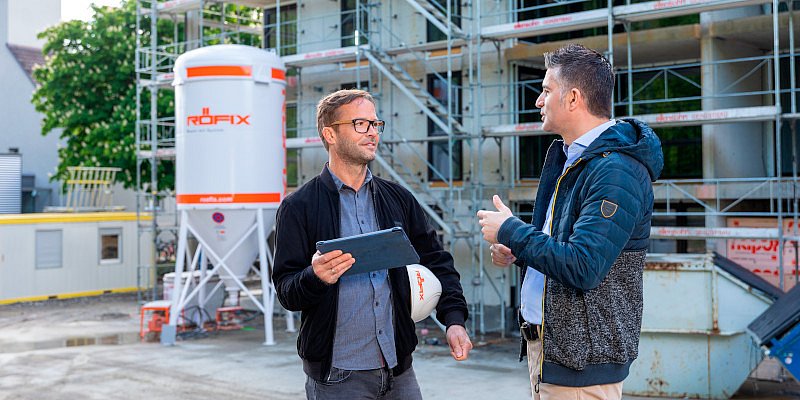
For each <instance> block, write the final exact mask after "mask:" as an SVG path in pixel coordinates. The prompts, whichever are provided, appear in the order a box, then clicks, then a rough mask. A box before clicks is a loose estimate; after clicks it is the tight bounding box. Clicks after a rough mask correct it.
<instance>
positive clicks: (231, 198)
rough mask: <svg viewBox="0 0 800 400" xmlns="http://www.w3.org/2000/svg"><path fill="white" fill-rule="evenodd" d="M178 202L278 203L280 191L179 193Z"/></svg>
mask: <svg viewBox="0 0 800 400" xmlns="http://www.w3.org/2000/svg"><path fill="white" fill-rule="evenodd" d="M176 197H177V198H176V200H177V202H178V204H233V203H278V202H280V201H281V194H280V193H209V194H179V195H178V196H176Z"/></svg>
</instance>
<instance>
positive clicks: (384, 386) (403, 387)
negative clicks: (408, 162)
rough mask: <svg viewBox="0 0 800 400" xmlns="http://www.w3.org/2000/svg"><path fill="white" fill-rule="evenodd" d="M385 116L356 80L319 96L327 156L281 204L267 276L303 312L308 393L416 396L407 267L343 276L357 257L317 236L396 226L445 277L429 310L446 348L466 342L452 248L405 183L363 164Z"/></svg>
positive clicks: (458, 352)
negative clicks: (324, 246) (325, 245)
mask: <svg viewBox="0 0 800 400" xmlns="http://www.w3.org/2000/svg"><path fill="white" fill-rule="evenodd" d="M384 125H385V123H384V122H383V121H381V120H379V119H378V117H377V115H376V111H375V102H374V100H373V98H372V96H371V95H370V94H369V93H367V92H365V91H363V90H340V91H338V92H335V93H332V94H330V95H328V96H326V97H325V98H323V99H322V100H320V102H319V105H318V106H317V130H318V131H319V135H320V138H322V141H323V143H324V144H325V149H326V150H327V151H328V163H327V164H326V165H325V167H324V168H323V169H322V172H321V173H320V174H319V175H318V176H316V177H314V178H313V179H311V180H310V181H309V182H308V183H306V184H305V185H303V186H302V187H300V188H299V189H297V191H296V192H294V193H292V194H291V195H289V196H287V197H286V199H285V200H284V201H283V203H281V205H280V208H279V209H278V217H277V226H276V230H277V232H276V245H275V269H274V271H273V280H274V282H275V287H276V289H277V294H278V300H279V301H280V302H281V304H282V305H283V306H284V307H286V309H288V310H292V311H301V312H302V314H301V318H302V323H301V325H300V335H299V337H298V338H297V350H298V353H299V355H300V358H302V359H303V370H304V371H305V373H306V375H307V379H306V396H307V397H308V398H309V399H315V400H316V399H347V400H349V399H376V400H377V399H387V400H388V399H397V400H399V399H421V398H422V395H421V393H420V389H419V385H418V384H417V379H416V376H415V375H414V370H413V368H412V367H411V353H412V352H413V351H414V349H415V347H416V345H417V336H416V332H415V326H414V321H413V320H412V319H411V299H410V296H411V287H410V283H409V279H408V272H407V270H406V268H405V267H401V268H393V269H390V270H385V269H384V270H380V271H375V272H370V273H362V274H352V275H347V276H342V275H343V274H344V273H345V272H347V270H349V269H350V267H351V266H353V264H354V263H355V261H356V260H355V259H354V258H353V257H352V256H351V255H350V254H342V251H340V250H334V251H331V252H328V253H325V254H320V253H319V252H318V251H317V250H316V243H317V242H318V241H321V240H329V239H334V238H339V237H347V236H352V235H357V234H361V233H367V232H373V231H377V230H380V229H387V228H392V227H395V226H400V227H402V228H403V230H405V232H406V233H407V234H408V238H409V240H410V241H411V244H412V245H413V246H414V248H415V249H416V251H417V253H418V254H419V257H420V264H422V265H424V266H426V267H427V268H428V269H429V270H431V272H433V274H434V275H436V277H437V278H438V279H439V281H440V282H441V284H442V294H441V297H440V298H439V303H438V305H437V307H436V318H437V319H438V320H439V321H440V322H442V323H443V324H445V325H446V326H447V333H446V334H447V342H448V343H449V344H450V353H451V355H452V356H453V358H455V359H456V360H459V361H461V360H465V359H466V358H467V356H468V354H469V351H470V349H472V343H471V342H470V340H469V337H468V336H467V332H466V330H465V329H464V322H465V321H466V319H467V314H468V313H467V303H466V300H464V295H463V294H462V289H461V283H460V280H459V279H460V278H459V274H458V272H456V269H455V267H454V265H453V257H452V256H451V255H450V253H448V252H447V251H445V250H444V249H443V248H442V244H441V242H440V240H439V238H438V237H437V235H436V231H435V230H434V229H433V228H432V227H431V226H430V224H429V223H428V220H427V218H426V216H425V213H424V211H423V210H422V208H421V207H420V205H419V203H417V201H416V200H415V199H414V197H413V196H412V195H411V193H409V192H408V190H406V189H404V188H403V187H401V186H400V185H398V184H396V183H393V182H389V181H386V180H384V179H381V178H378V177H376V176H373V175H372V173H371V172H370V170H369V168H367V163H369V162H370V161H372V160H373V159H374V158H375V152H376V150H377V146H378V141H379V139H380V134H381V132H383V128H384Z"/></svg>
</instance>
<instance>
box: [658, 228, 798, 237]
mask: <svg viewBox="0 0 800 400" xmlns="http://www.w3.org/2000/svg"><path fill="white" fill-rule="evenodd" d="M650 238H651V239H698V240H705V239H778V229H777V228H775V229H772V228H725V227H719V228H714V227H699V228H689V227H675V226H653V227H651V228H650ZM784 238H785V239H789V237H788V236H784Z"/></svg>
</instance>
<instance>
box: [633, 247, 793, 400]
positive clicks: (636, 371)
mask: <svg viewBox="0 0 800 400" xmlns="http://www.w3.org/2000/svg"><path fill="white" fill-rule="evenodd" d="M771 287H772V286H771V285H769V284H768V283H767V282H765V281H764V280H763V279H761V278H759V277H757V276H755V275H753V274H752V273H751V272H750V271H747V270H745V269H743V268H741V267H738V268H736V266H735V265H730V263H729V262H726V260H724V259H722V258H720V257H714V256H713V255H710V254H709V255H658V254H653V255H649V256H648V259H647V264H646V267H645V271H644V310H643V321H642V335H641V339H640V343H639V358H638V359H637V360H636V361H635V362H634V363H633V365H632V366H631V372H630V376H629V377H628V378H627V379H626V380H625V383H624V386H623V391H624V393H626V394H628V395H637V396H654V397H672V398H701V399H727V398H729V397H730V396H732V395H733V393H735V392H736V391H737V389H738V388H739V387H740V386H741V385H742V383H743V382H744V381H745V379H747V377H748V375H749V374H750V372H751V371H752V370H753V369H755V368H756V366H758V364H759V362H760V361H761V360H762V358H763V354H762V352H761V351H760V350H759V349H758V347H757V346H756V345H755V344H754V343H753V341H752V340H751V339H750V337H749V336H748V335H747V333H746V332H745V328H746V327H747V325H748V324H749V323H750V322H751V321H752V320H753V319H754V318H756V317H757V316H758V315H759V314H761V313H762V312H764V310H766V309H767V307H769V306H770V304H772V302H773V301H774V299H775V298H776V296H777V295H779V293H776V292H775V289H774V288H773V289H770V288H771Z"/></svg>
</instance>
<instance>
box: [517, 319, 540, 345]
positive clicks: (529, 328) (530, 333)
mask: <svg viewBox="0 0 800 400" xmlns="http://www.w3.org/2000/svg"><path fill="white" fill-rule="evenodd" d="M540 327H541V325H534V324H529V323H528V322H523V323H522V325H521V326H520V327H519V331H520V333H521V334H522V337H523V338H525V340H527V341H531V340H536V339H539V329H540Z"/></svg>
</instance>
